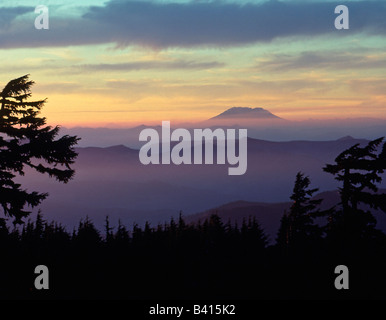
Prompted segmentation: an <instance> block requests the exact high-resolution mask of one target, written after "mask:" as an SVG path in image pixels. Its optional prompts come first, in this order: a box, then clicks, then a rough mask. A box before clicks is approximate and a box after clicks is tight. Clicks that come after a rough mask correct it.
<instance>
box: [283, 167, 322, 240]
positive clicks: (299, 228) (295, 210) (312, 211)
mask: <svg viewBox="0 0 386 320" xmlns="http://www.w3.org/2000/svg"><path fill="white" fill-rule="evenodd" d="M310 183H311V181H310V179H309V177H307V176H304V174H303V173H302V172H298V173H297V175H296V179H295V185H294V189H293V193H292V195H291V197H290V199H291V200H292V201H293V203H292V206H291V208H290V211H289V213H288V215H287V214H285V215H284V216H283V217H282V219H281V226H280V229H279V232H278V237H277V243H278V245H279V246H284V247H286V246H287V247H288V246H291V247H297V246H303V245H304V244H307V243H309V241H313V240H316V239H318V238H319V237H320V236H321V234H322V232H321V229H320V228H319V227H318V226H317V225H315V224H314V218H316V217H317V216H318V215H319V214H320V212H319V211H318V210H317V209H316V208H317V206H318V205H320V203H321V202H322V200H321V199H319V200H314V199H312V195H313V194H314V193H315V192H317V191H318V189H317V188H315V189H309V185H310Z"/></svg>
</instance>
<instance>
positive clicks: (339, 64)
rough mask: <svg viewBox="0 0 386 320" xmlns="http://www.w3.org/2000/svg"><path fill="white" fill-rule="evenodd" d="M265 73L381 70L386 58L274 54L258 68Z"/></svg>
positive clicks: (335, 54) (329, 53)
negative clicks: (309, 70)
mask: <svg viewBox="0 0 386 320" xmlns="http://www.w3.org/2000/svg"><path fill="white" fill-rule="evenodd" d="M256 68H257V69H259V70H265V71H280V72H282V71H290V70H297V69H316V68H321V69H332V70H344V69H348V70H353V69H380V68H383V69H384V68H386V56H385V55H384V54H380V55H366V54H356V53H351V52H344V51H343V52H339V51H324V52H323V53H319V52H311V51H308V52H301V53H299V54H296V55H288V54H276V55H275V54H274V55H271V56H270V57H269V58H268V59H267V60H264V61H261V62H259V63H258V64H257V66H256Z"/></svg>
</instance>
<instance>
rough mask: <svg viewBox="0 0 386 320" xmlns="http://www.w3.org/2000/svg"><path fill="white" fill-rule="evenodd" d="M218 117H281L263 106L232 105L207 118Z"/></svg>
mask: <svg viewBox="0 0 386 320" xmlns="http://www.w3.org/2000/svg"><path fill="white" fill-rule="evenodd" d="M220 119H227V120H229V119H249V120H250V119H281V118H280V117H278V116H276V115H274V114H273V113H271V112H269V111H268V110H266V109H263V108H249V107H233V108H230V109H228V110H225V111H224V112H222V113H220V114H219V115H217V116H215V117H213V118H210V119H209V120H220Z"/></svg>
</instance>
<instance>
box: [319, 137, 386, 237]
mask: <svg viewBox="0 0 386 320" xmlns="http://www.w3.org/2000/svg"><path fill="white" fill-rule="evenodd" d="M382 142H383V138H379V139H376V140H373V141H370V142H369V143H368V144H367V145H366V146H365V147H360V144H355V145H354V146H352V147H351V148H349V149H347V150H345V151H343V152H342V153H340V154H339V155H338V156H337V157H336V159H335V164H327V165H326V166H325V167H324V168H323V170H324V171H326V172H328V173H331V174H333V175H334V176H335V179H336V180H337V181H339V182H341V183H342V187H340V188H339V192H340V200H341V201H340V203H339V204H338V205H337V206H336V207H335V208H333V214H331V215H330V217H329V223H328V226H327V227H328V229H327V230H328V236H329V238H330V240H331V239H335V240H336V241H341V240H343V241H347V242H346V244H347V243H348V242H352V243H353V244H354V243H355V242H357V241H361V240H362V241H363V240H366V239H370V238H372V237H374V236H382V235H381V233H380V232H379V231H377V230H376V229H375V226H376V222H377V221H376V219H375V217H374V216H373V215H372V213H371V212H370V210H368V209H367V210H366V209H364V208H365V207H364V206H360V204H362V205H365V206H367V208H373V209H380V210H382V211H384V212H386V194H378V193H377V192H378V187H377V184H379V183H380V182H381V181H382V176H381V174H382V173H384V170H385V169H386V143H384V144H383V146H382V149H381V150H380V151H379V149H380V145H381V144H382ZM338 239H340V240H338Z"/></svg>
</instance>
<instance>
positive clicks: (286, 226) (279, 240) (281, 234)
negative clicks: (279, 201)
mask: <svg viewBox="0 0 386 320" xmlns="http://www.w3.org/2000/svg"><path fill="white" fill-rule="evenodd" d="M289 234H290V221H289V219H288V215H287V212H286V211H284V214H283V216H282V217H281V219H280V226H279V230H278V232H277V237H276V244H277V245H278V246H281V247H284V248H287V247H288V245H289Z"/></svg>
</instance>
